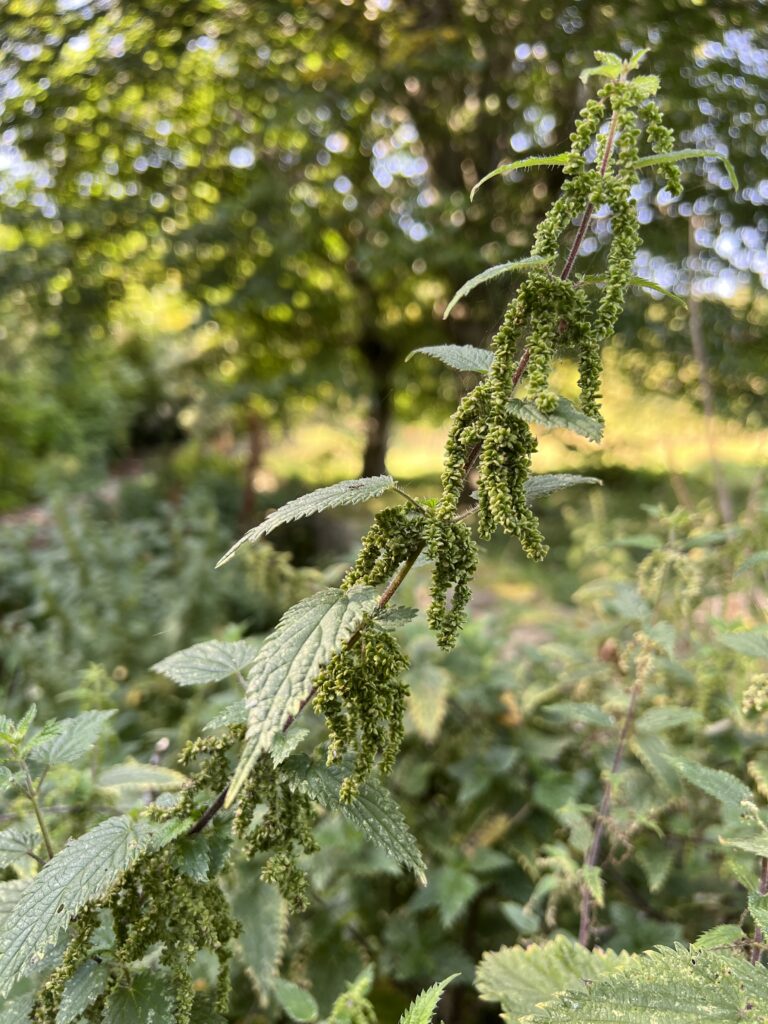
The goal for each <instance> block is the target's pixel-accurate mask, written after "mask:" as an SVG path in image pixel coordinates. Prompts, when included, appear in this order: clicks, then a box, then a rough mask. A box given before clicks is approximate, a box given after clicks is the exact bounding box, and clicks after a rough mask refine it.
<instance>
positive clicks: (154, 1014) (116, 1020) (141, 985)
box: [103, 971, 176, 1024]
mask: <svg viewBox="0 0 768 1024" xmlns="http://www.w3.org/2000/svg"><path fill="white" fill-rule="evenodd" d="M175 1020H176V1014H175V1012H174V999H173V989H172V987H171V985H170V984H169V978H168V977H167V975H165V974H164V973H157V972H152V973H150V972H149V971H144V972H142V973H141V974H136V975H134V976H133V977H132V978H131V980H130V983H129V984H127V985H118V986H117V987H116V988H114V989H113V990H112V991H111V992H110V994H109V998H108V999H107V1002H106V1005H105V1007H104V1017H103V1022H104V1024H139V1022H141V1024H174V1021H175Z"/></svg>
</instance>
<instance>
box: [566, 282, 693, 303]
mask: <svg viewBox="0 0 768 1024" xmlns="http://www.w3.org/2000/svg"><path fill="white" fill-rule="evenodd" d="M579 281H580V282H582V283H583V284H605V282H606V279H605V277H604V276H602V275H601V274H585V275H583V276H581V277H580V278H579ZM628 283H629V284H631V285H634V287H635V288H645V289H650V291H654V292H658V293H659V294H660V295H665V296H666V297H667V298H668V299H672V301H673V302H676V303H677V304H678V305H679V306H682V307H683V309H687V308H688V303H687V302H686V301H685V299H684V298H683V297H682V295H676V294H675V292H671V291H670V290H669V289H668V288H662V287H661V285H660V284H656V282H655V281H649V280H648V279H647V278H645V277H637V275H635V274H633V275H632V276H631V277H630V278H629V282H628Z"/></svg>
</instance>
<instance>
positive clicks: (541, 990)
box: [475, 935, 628, 1024]
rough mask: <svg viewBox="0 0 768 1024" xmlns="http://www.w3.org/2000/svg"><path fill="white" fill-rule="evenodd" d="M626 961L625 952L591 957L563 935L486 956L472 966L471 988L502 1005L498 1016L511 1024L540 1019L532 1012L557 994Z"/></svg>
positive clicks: (585, 950) (601, 953)
mask: <svg viewBox="0 0 768 1024" xmlns="http://www.w3.org/2000/svg"><path fill="white" fill-rule="evenodd" d="M627 960H628V957H627V954H626V953H621V954H616V953H613V952H611V951H610V950H608V951H606V952H604V953H603V952H599V953H598V952H594V953H590V952H589V951H588V950H587V949H585V948H584V947H583V946H580V945H578V943H576V942H574V941H573V940H572V939H568V938H566V937H565V936H564V935H558V937H557V938H556V939H553V940H552V941H551V942H545V943H542V944H541V945H537V946H528V947H527V948H523V947H522V946H504V947H502V948H501V949H500V950H499V951H498V952H496V953H485V954H484V956H483V958H482V960H481V961H480V963H479V964H478V967H477V975H476V978H475V984H476V987H477V990H478V992H479V994H480V998H481V999H484V1000H485V1001H486V1002H490V1003H501V1009H502V1017H503V1018H504V1019H505V1020H507V1021H509V1022H510V1024H517V1021H518V1020H520V1019H521V1018H525V1019H526V1020H527V1019H528V1015H529V1014H530V1015H532V1016H531V1019H534V1018H535V1019H539V1018H538V1014H536V1012H535V1011H536V1007H537V1006H538V1005H539V1004H540V1003H542V1002H544V1001H545V1000H547V999H551V998H552V997H553V996H555V995H556V994H557V993H559V992H563V991H565V990H567V989H570V988H576V987H577V986H581V985H582V984H583V983H584V982H592V981H593V979H595V978H597V977H599V976H600V975H601V974H603V973H605V972H610V971H615V970H617V969H618V968H619V967H620V966H621V965H622V964H625V963H626V962H627Z"/></svg>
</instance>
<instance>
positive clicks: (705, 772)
mask: <svg viewBox="0 0 768 1024" xmlns="http://www.w3.org/2000/svg"><path fill="white" fill-rule="evenodd" d="M673 764H674V766H675V768H676V769H677V771H678V772H679V773H680V774H681V775H682V776H683V778H684V779H686V781H688V782H690V783H691V785H693V786H696V788H697V789H701V790H703V791H704V792H705V793H708V794H709V796H713V797H714V798H715V800H719V801H720V803H721V804H725V805H726V806H727V807H729V808H730V809H731V810H732V811H734V812H735V813H738V811H739V808H740V805H741V802H742V800H752V792H751V790H750V789H749V788H748V787H747V786H745V785H744V783H743V782H741V781H740V780H739V779H737V778H736V776H735V775H731V774H730V773H729V772H721V771H720V770H719V769H717V768H706V767H705V766H704V765H703V764H696V762H695V761H683V760H678V759H674V760H673Z"/></svg>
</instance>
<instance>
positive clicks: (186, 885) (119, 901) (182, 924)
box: [32, 845, 240, 1024]
mask: <svg viewBox="0 0 768 1024" xmlns="http://www.w3.org/2000/svg"><path fill="white" fill-rule="evenodd" d="M100 912H101V913H104V912H107V913H108V914H109V916H110V918H111V920H112V922H113V927H114V933H115V939H114V945H113V948H112V950H111V951H110V952H109V954H108V958H107V961H106V962H107V964H108V967H109V971H110V973H109V978H108V980H107V984H106V987H105V989H104V991H103V993H102V994H101V995H100V996H99V997H98V999H97V1000H95V1001H94V1003H93V1004H92V1005H91V1006H90V1007H89V1010H88V1012H87V1014H86V1018H87V1019H89V1020H97V1021H98V1020H101V1019H102V1015H103V1011H104V1008H105V1006H106V1004H107V1002H108V1000H109V996H110V993H111V992H112V991H113V990H114V989H115V988H116V987H117V986H118V985H120V984H122V983H124V982H125V981H126V980H127V979H129V978H130V977H131V970H132V965H135V964H136V962H137V961H139V960H141V959H142V958H143V957H145V956H146V955H147V954H148V953H149V952H150V950H152V949H153V948H159V950H160V953H159V962H160V964H161V966H162V968H164V969H165V971H166V972H167V976H168V982H169V991H170V993H171V996H172V999H173V1021H174V1024H189V1021H190V1020H191V1016H192V1005H193V1002H194V997H195V988H194V981H193V978H192V976H191V974H190V972H189V967H190V965H192V964H194V962H195V958H196V956H197V954H198V953H199V952H200V951H201V950H203V949H208V950H210V951H211V952H213V953H214V954H215V956H216V957H217V959H218V961H219V971H218V975H217V983H216V991H215V997H216V998H215V1005H216V1009H217V1011H218V1012H220V1013H225V1012H226V1010H227V1008H228V1004H229V963H230V960H231V956H232V949H231V940H232V939H233V938H235V936H236V935H237V934H238V933H239V930H240V925H239V924H238V922H237V921H236V920H235V919H234V917H233V916H232V913H231V911H230V908H229V903H228V901H227V898H226V896H225V895H224V892H223V891H222V889H221V886H220V885H219V884H218V882H216V881H212V880H202V879H196V878H193V877H191V876H189V875H187V874H185V873H184V871H183V870H180V864H179V861H178V857H177V850H176V848H175V847H174V846H173V845H171V846H169V847H167V848H166V849H164V850H162V851H161V852H159V853H156V854H155V855H154V856H152V857H145V858H143V859H142V860H141V861H140V862H139V863H138V864H137V865H135V866H134V867H133V868H132V869H131V870H130V871H128V872H127V873H126V874H125V876H124V877H123V879H122V881H121V883H120V885H118V886H117V887H116V888H115V889H114V890H113V892H112V893H111V894H110V896H109V897H107V898H106V899H105V900H103V901H102V902H101V903H99V904H94V905H92V906H90V907H88V908H87V909H85V910H83V911H81V912H80V913H79V914H78V916H77V920H76V922H75V925H74V929H73V936H72V939H71V940H70V942H69V945H68V946H67V950H66V952H65V954H64V957H63V959H62V961H61V963H60V965H59V966H58V967H57V968H56V970H55V971H54V972H53V973H52V974H51V976H50V977H49V978H48V980H47V981H46V983H45V985H44V986H43V987H42V989H41V991H40V993H39V995H38V997H37V1000H36V1002H35V1005H34V1007H33V1011H32V1021H33V1022H34V1024H56V1021H57V1019H58V1016H59V1013H60V1008H61V1000H62V995H63V993H64V988H65V985H66V984H67V982H68V981H69V980H70V978H72V976H73V975H74V974H75V972H76V971H77V970H78V968H80V967H81V966H83V964H85V963H87V962H88V961H89V960H92V959H93V956H94V954H93V952H92V949H91V945H92V942H91V940H92V937H93V933H94V931H95V930H96V928H97V927H98V925H99V920H100V917H99V915H100Z"/></svg>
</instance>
